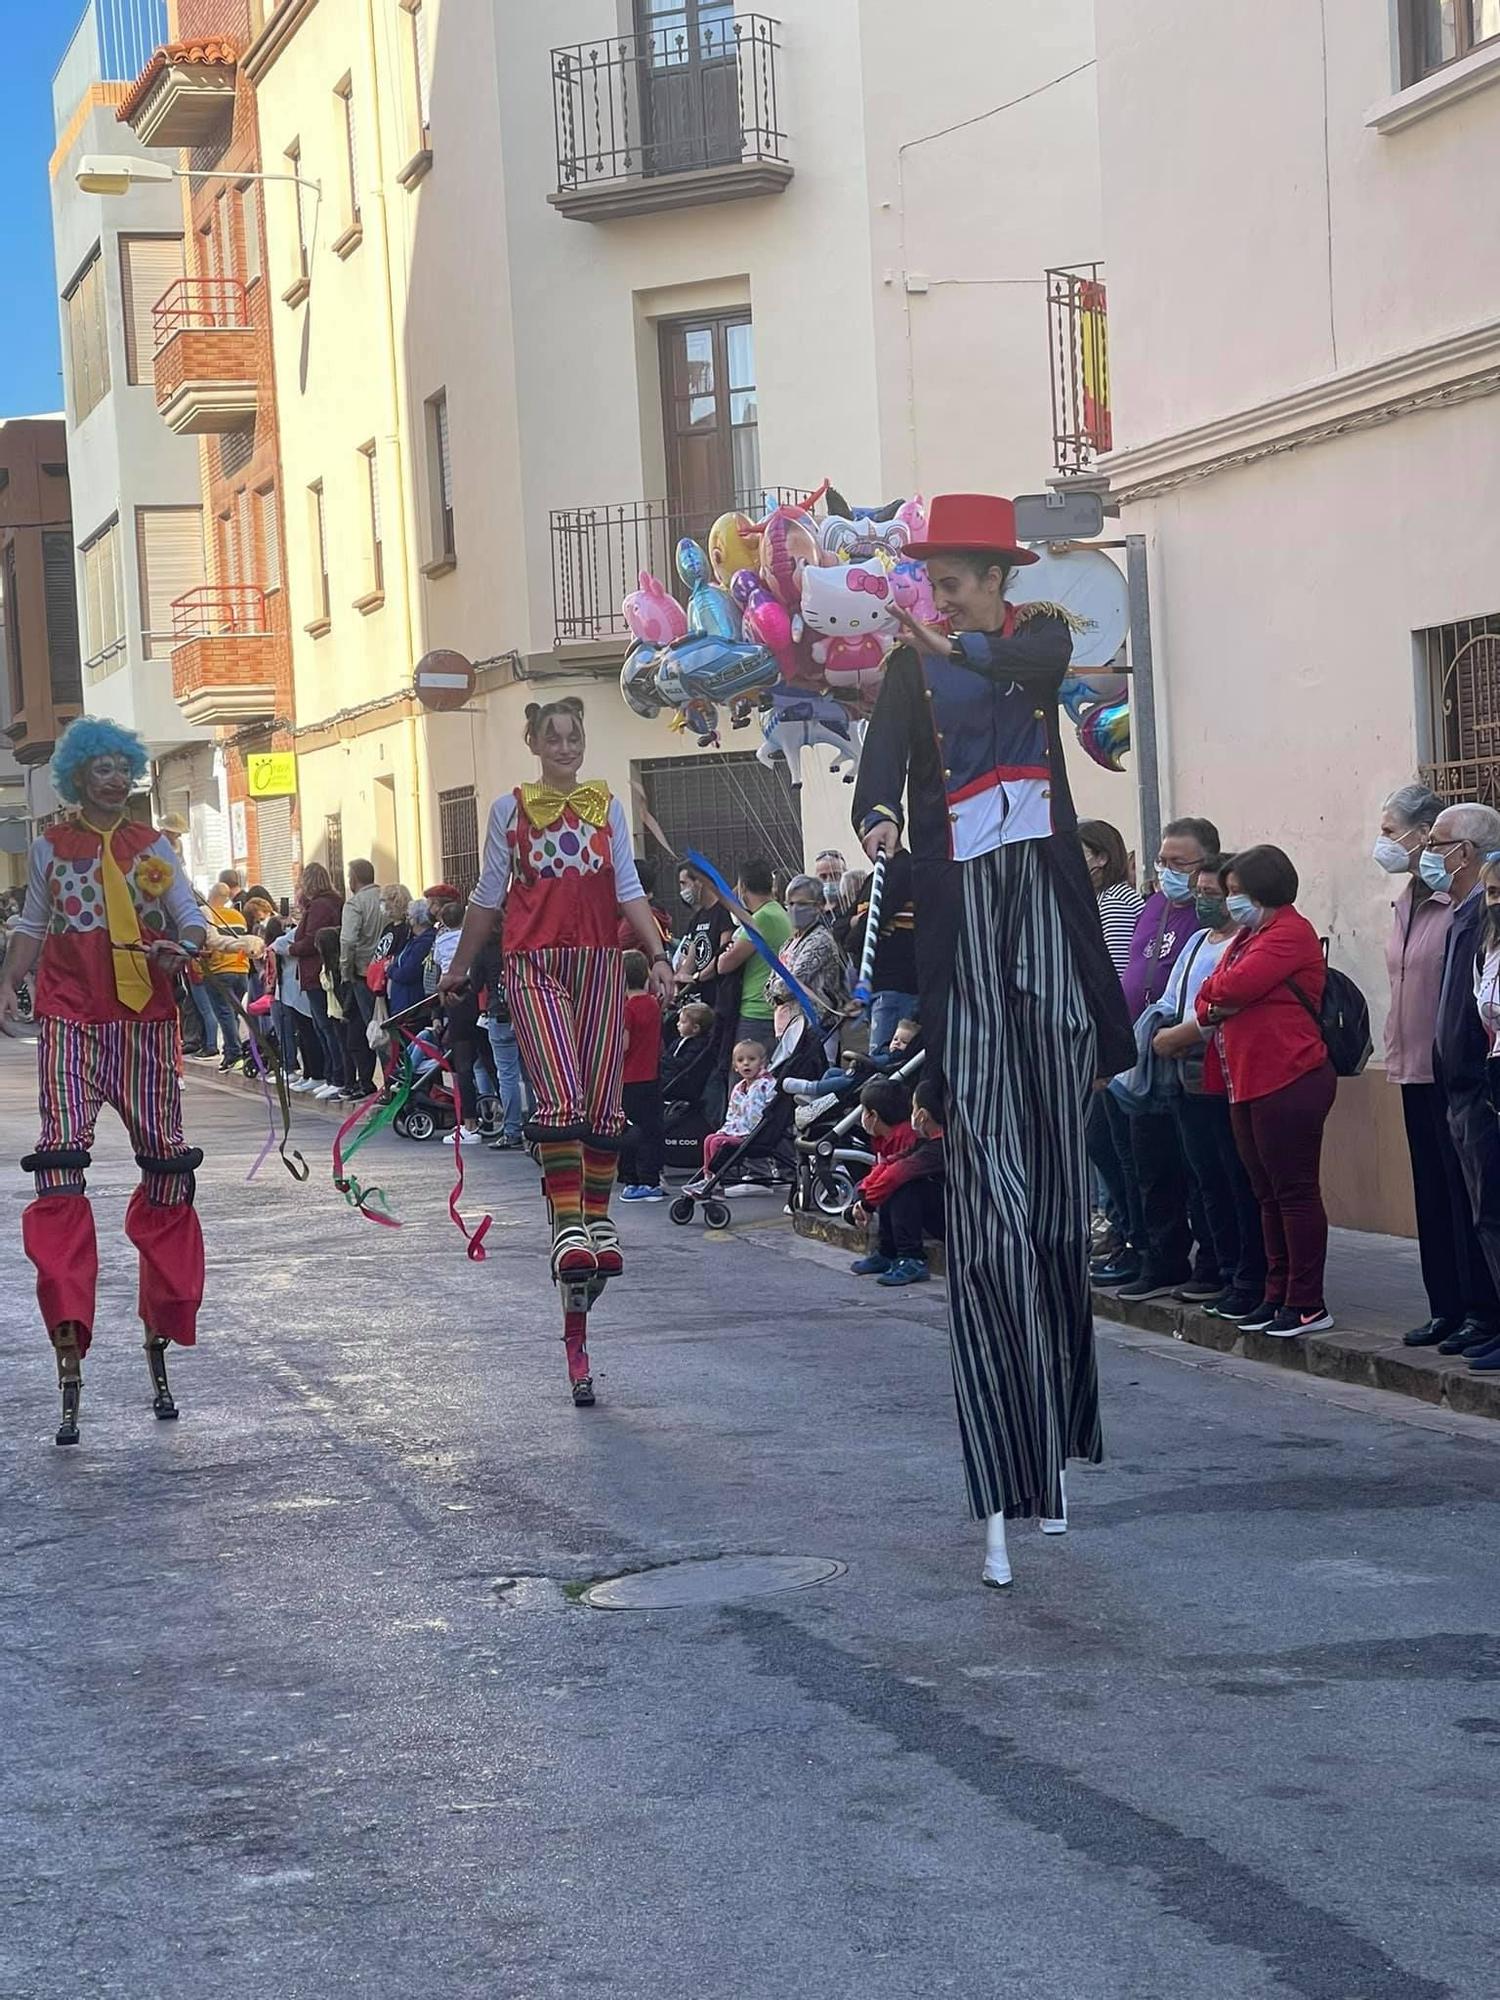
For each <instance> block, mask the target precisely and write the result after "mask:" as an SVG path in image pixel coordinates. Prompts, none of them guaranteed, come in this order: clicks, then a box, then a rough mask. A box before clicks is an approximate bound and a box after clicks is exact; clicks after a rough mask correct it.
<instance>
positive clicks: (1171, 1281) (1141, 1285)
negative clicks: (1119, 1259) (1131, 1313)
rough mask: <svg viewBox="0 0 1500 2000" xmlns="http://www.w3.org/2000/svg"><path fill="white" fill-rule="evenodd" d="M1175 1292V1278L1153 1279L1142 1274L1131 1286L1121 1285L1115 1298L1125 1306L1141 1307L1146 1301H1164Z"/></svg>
mask: <svg viewBox="0 0 1500 2000" xmlns="http://www.w3.org/2000/svg"><path fill="white" fill-rule="evenodd" d="M1176 1290H1177V1280H1176V1279H1175V1278H1153V1277H1150V1276H1149V1275H1148V1274H1147V1273H1145V1272H1142V1274H1141V1275H1140V1277H1138V1278H1137V1279H1136V1280H1135V1281H1134V1283H1133V1284H1129V1285H1121V1286H1120V1287H1119V1289H1118V1290H1117V1291H1116V1293H1115V1297H1116V1298H1117V1299H1122V1300H1123V1301H1124V1302H1125V1304H1126V1305H1143V1304H1144V1303H1145V1301H1146V1300H1147V1299H1164V1298H1167V1297H1169V1296H1170V1295H1171V1294H1172V1293H1173V1292H1175V1291H1176Z"/></svg>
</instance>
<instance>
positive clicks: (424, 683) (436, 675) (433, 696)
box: [412, 648, 474, 710]
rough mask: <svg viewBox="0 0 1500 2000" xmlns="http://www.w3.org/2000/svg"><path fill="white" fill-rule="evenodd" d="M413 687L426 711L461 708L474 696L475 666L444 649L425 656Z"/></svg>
mask: <svg viewBox="0 0 1500 2000" xmlns="http://www.w3.org/2000/svg"><path fill="white" fill-rule="evenodd" d="M412 686H413V691H414V692H415V694H416V697H417V700H418V701H419V702H421V704H422V706H423V708H433V709H440V710H441V709H449V708H462V707H463V705H464V703H465V702H466V701H467V700H468V699H469V696H470V695H471V694H472V693H473V692H474V667H473V663H472V661H469V660H466V659H465V658H464V656H463V654H462V653H454V652H449V651H448V650H446V649H445V648H440V649H439V650H438V651H437V652H435V653H424V654H423V655H422V657H421V659H420V660H418V662H417V671H416V676H415V679H414V680H413V683H412Z"/></svg>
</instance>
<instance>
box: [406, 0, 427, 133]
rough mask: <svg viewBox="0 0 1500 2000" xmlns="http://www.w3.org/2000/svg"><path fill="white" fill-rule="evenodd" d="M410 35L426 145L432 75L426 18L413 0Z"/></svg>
mask: <svg viewBox="0 0 1500 2000" xmlns="http://www.w3.org/2000/svg"><path fill="white" fill-rule="evenodd" d="M411 35H412V42H413V45H414V47H415V49H416V63H417V118H418V121H419V122H420V124H421V127H422V143H423V144H424V145H425V144H426V143H427V135H428V133H429V132H430V131H431V130H432V75H431V65H430V62H429V59H428V54H427V16H426V14H425V13H424V11H423V8H422V0H414V5H413V7H412V10H411Z"/></svg>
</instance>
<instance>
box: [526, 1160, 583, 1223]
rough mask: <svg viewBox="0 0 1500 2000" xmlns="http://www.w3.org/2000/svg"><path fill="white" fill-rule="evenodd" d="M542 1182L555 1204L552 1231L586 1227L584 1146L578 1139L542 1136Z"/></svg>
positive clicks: (548, 1196)
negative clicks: (584, 1208) (584, 1214)
mask: <svg viewBox="0 0 1500 2000" xmlns="http://www.w3.org/2000/svg"><path fill="white" fill-rule="evenodd" d="M536 1150H537V1157H538V1159H539V1160H540V1162H541V1168H542V1185H543V1187H544V1188H545V1189H546V1190H547V1200H548V1201H549V1202H550V1204H551V1206H552V1234H553V1235H554V1236H556V1235H557V1233H558V1231H559V1230H562V1229H581V1228H582V1226H583V1170H582V1148H581V1146H580V1144H579V1142H578V1140H577V1139H539V1140H538V1141H537V1149H536Z"/></svg>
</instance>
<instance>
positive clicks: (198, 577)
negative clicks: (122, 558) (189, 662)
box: [135, 507, 203, 660]
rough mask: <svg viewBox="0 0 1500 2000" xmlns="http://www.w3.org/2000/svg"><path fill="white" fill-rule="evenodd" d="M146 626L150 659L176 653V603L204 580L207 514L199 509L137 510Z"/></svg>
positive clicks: (144, 631) (144, 637)
mask: <svg viewBox="0 0 1500 2000" xmlns="http://www.w3.org/2000/svg"><path fill="white" fill-rule="evenodd" d="M135 531H136V547H137V554H138V557H139V560H140V572H141V624H142V627H143V628H144V629H143V631H142V635H141V636H142V638H143V640H144V641H145V650H146V657H147V658H148V659H153V660H156V659H165V658H166V657H167V655H168V654H169V653H170V652H171V650H172V604H173V600H174V599H176V598H179V597H183V596H185V595H186V594H187V592H188V591H190V590H196V589H197V588H198V587H199V585H200V584H201V583H202V582H203V516H202V510H201V509H200V508H197V507H137V508H136V510H135Z"/></svg>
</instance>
